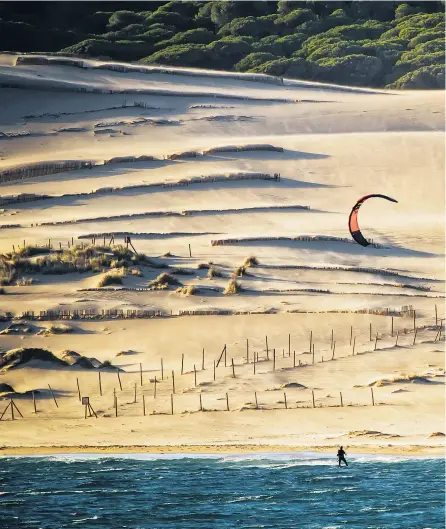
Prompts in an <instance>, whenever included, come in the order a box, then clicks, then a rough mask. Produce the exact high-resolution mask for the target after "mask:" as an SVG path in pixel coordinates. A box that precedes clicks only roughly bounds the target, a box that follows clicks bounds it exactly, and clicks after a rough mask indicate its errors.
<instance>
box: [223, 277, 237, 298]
mask: <svg viewBox="0 0 446 529" xmlns="http://www.w3.org/2000/svg"><path fill="white" fill-rule="evenodd" d="M241 290H242V286H241V285H240V283H239V282H238V281H236V280H235V279H231V280H230V281H229V283H228V284H227V285H226V288H225V289H224V290H223V294H225V295H227V294H238V293H239V292H240V291H241Z"/></svg>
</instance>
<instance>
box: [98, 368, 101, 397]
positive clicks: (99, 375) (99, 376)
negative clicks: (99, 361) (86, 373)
mask: <svg viewBox="0 0 446 529" xmlns="http://www.w3.org/2000/svg"><path fill="white" fill-rule="evenodd" d="M98 378H99V395H100V396H101V397H102V382H101V372H100V371H99V373H98Z"/></svg>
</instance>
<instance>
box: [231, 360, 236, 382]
mask: <svg viewBox="0 0 446 529" xmlns="http://www.w3.org/2000/svg"><path fill="white" fill-rule="evenodd" d="M231 363H232V378H235V367H234V359H233V358H231Z"/></svg>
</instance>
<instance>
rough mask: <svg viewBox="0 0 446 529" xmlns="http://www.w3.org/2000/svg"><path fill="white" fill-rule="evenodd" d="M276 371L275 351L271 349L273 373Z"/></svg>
mask: <svg viewBox="0 0 446 529" xmlns="http://www.w3.org/2000/svg"><path fill="white" fill-rule="evenodd" d="M275 370H276V349H273V371H275Z"/></svg>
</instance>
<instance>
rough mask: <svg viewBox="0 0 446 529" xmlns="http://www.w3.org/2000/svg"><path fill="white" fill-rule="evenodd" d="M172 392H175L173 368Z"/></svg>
mask: <svg viewBox="0 0 446 529" xmlns="http://www.w3.org/2000/svg"><path fill="white" fill-rule="evenodd" d="M194 367H195V366H194ZM172 393H175V373H174V371H173V369H172Z"/></svg>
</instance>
